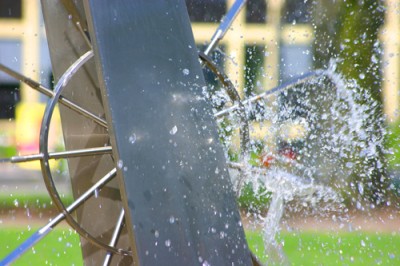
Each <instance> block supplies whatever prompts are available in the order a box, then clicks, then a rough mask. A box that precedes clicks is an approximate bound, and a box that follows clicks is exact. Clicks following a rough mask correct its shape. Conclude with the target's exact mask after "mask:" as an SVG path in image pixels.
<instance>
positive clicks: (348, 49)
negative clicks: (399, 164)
mask: <svg viewBox="0 0 400 266" xmlns="http://www.w3.org/2000/svg"><path fill="white" fill-rule="evenodd" d="M384 11H385V8H384V6H383V1H382V0H338V1H324V0H317V1H316V2H315V5H314V6H313V12H314V15H313V18H314V21H313V22H314V26H315V36H316V41H315V45H314V55H315V60H314V63H315V67H317V68H321V67H322V68H326V67H327V66H328V64H329V60H330V59H331V58H334V59H337V70H338V72H339V73H340V74H341V75H343V76H344V77H345V78H346V79H347V80H354V81H356V82H357V84H358V85H359V86H358V87H357V88H359V90H360V91H359V92H360V94H363V90H367V91H368V95H369V96H370V97H371V98H373V99H374V102H375V106H373V108H372V109H371V110H372V112H371V114H370V115H371V116H372V119H370V121H365V128H372V129H373V130H370V131H369V132H368V136H367V138H366V139H365V140H363V141H365V142H366V143H367V142H371V141H374V142H376V141H379V140H382V139H383V138H384V132H385V130H384V128H385V121H384V114H383V101H382V95H381V79H382V75H381V47H380V43H379V37H378V34H379V30H380V28H381V26H382V25H383V23H384ZM360 101H362V98H361V99H360ZM371 122H372V123H374V124H373V125H368V123H371ZM357 141H360V140H357ZM359 152H360V151H354V153H353V154H352V155H351V157H352V158H351V159H350V160H352V161H354V162H356V163H355V164H354V167H355V169H354V171H353V173H354V174H353V176H351V180H350V182H349V184H350V185H351V186H352V187H353V188H354V187H360V184H361V186H362V187H363V189H362V191H361V192H362V193H360V194H361V195H360V194H359V195H360V196H361V197H362V198H363V199H365V200H369V201H372V202H374V203H376V204H380V203H382V202H383V199H384V197H385V193H386V191H387V189H386V188H387V182H388V181H387V179H386V168H385V165H386V164H385V163H382V162H384V161H385V154H384V150H383V147H382V146H379V148H378V149H377V150H376V151H375V154H374V156H367V157H366V158H363V159H362V160H360V158H358V157H359V156H360V155H359ZM366 166H368V169H370V172H369V173H363V172H361V171H360V169H366ZM359 190H360V189H359ZM352 197H353V201H354V200H357V201H358V200H359V199H356V198H354V194H353V195H352Z"/></svg>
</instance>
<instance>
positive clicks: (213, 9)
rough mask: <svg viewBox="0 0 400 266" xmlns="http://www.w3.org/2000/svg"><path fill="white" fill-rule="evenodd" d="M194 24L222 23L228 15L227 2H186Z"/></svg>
mask: <svg viewBox="0 0 400 266" xmlns="http://www.w3.org/2000/svg"><path fill="white" fill-rule="evenodd" d="M186 6H187V9H188V12H189V17H190V20H191V21H192V22H220V21H221V19H222V17H223V16H224V15H225V13H226V0H186Z"/></svg>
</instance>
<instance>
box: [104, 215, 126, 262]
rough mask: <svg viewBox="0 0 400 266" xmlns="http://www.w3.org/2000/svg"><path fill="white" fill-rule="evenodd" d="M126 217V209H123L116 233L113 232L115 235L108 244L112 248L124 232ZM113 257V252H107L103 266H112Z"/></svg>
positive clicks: (116, 226) (115, 229)
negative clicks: (123, 226) (122, 231)
mask: <svg viewBox="0 0 400 266" xmlns="http://www.w3.org/2000/svg"><path fill="white" fill-rule="evenodd" d="M124 217H125V211H124V209H122V210H121V213H120V214H119V217H118V221H117V224H116V225H115V228H114V232H113V235H112V237H111V240H110V243H109V244H108V245H109V246H110V247H115V244H116V243H117V240H118V237H119V235H120V233H121V230H122V225H123V222H124ZM112 255H113V254H112V253H111V252H109V251H108V252H107V255H106V257H105V258H104V263H103V266H108V265H110V263H111V257H112Z"/></svg>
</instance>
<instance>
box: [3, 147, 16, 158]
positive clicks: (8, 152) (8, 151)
mask: <svg viewBox="0 0 400 266" xmlns="http://www.w3.org/2000/svg"><path fill="white" fill-rule="evenodd" d="M15 155H17V148H16V147H14V146H0V158H9V157H12V156H15Z"/></svg>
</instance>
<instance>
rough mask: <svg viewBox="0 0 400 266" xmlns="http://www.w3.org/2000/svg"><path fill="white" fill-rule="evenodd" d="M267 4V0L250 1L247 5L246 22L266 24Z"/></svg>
mask: <svg viewBox="0 0 400 266" xmlns="http://www.w3.org/2000/svg"><path fill="white" fill-rule="evenodd" d="M266 14H267V3H266V1H265V0H248V1H247V3H246V22H247V23H265V22H266V19H267V18H266Z"/></svg>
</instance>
